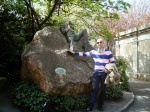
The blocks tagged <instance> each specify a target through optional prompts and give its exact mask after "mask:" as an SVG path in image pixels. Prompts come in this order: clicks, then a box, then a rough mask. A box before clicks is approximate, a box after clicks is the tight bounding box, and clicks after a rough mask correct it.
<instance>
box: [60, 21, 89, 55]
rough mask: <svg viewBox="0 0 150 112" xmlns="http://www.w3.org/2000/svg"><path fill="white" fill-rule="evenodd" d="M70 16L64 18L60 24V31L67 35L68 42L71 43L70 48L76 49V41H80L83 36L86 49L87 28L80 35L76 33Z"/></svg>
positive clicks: (83, 47) (83, 44) (84, 48)
mask: <svg viewBox="0 0 150 112" xmlns="http://www.w3.org/2000/svg"><path fill="white" fill-rule="evenodd" d="M69 21H70V20H69V18H64V19H63V23H62V24H61V26H60V31H61V32H62V33H63V34H64V36H65V37H66V40H67V42H69V43H70V50H74V41H79V40H80V39H81V38H82V37H83V41H82V49H83V50H84V52H85V51H86V44H87V43H88V35H87V30H86V29H84V30H82V32H80V33H79V34H78V35H76V34H75V32H74V30H73V28H71V26H70V25H69Z"/></svg>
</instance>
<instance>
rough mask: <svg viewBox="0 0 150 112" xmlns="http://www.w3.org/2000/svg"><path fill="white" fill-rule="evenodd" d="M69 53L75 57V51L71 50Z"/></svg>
mask: <svg viewBox="0 0 150 112" xmlns="http://www.w3.org/2000/svg"><path fill="white" fill-rule="evenodd" d="M67 53H68V54H69V55H71V56H74V53H75V52H74V51H72V50H69V51H67Z"/></svg>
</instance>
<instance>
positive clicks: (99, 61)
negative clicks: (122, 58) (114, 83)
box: [75, 49, 116, 73]
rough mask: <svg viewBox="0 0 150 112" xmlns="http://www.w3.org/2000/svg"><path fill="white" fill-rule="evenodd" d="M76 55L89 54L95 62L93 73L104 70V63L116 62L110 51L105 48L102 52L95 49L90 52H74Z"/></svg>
mask: <svg viewBox="0 0 150 112" xmlns="http://www.w3.org/2000/svg"><path fill="white" fill-rule="evenodd" d="M75 55H77V56H90V57H92V58H93V60H94V62H95V66H94V73H95V72H104V71H105V65H106V64H107V63H109V62H111V63H116V61H115V59H114V57H113V55H112V52H111V51H109V50H107V49H105V50H104V51H102V52H99V51H98V50H97V49H95V50H91V51H90V52H75Z"/></svg>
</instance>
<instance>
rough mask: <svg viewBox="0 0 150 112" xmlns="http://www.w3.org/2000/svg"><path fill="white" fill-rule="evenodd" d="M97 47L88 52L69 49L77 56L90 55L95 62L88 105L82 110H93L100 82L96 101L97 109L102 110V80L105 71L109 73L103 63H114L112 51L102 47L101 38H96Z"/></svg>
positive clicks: (104, 86) (104, 87) (103, 93)
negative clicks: (99, 91)
mask: <svg viewBox="0 0 150 112" xmlns="http://www.w3.org/2000/svg"><path fill="white" fill-rule="evenodd" d="M97 47H98V49H95V50H91V51H90V52H74V51H71V50H70V53H72V54H74V55H77V56H91V57H92V58H93V59H94V62H95V66H94V74H93V79H92V90H91V93H90V98H89V102H88V106H87V108H86V109H84V112H88V111H92V110H93V107H94V101H95V98H96V93H97V90H98V87H99V84H101V93H100V96H99V101H98V109H99V110H102V106H103V104H104V100H105V94H106V84H104V82H105V78H106V75H107V73H109V71H108V70H107V69H105V65H106V64H107V63H109V62H111V63H116V62H115V59H114V57H113V55H112V52H111V51H109V50H107V49H105V48H104V40H103V39H98V40H97Z"/></svg>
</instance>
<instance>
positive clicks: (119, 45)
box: [115, 23, 150, 80]
mask: <svg viewBox="0 0 150 112" xmlns="http://www.w3.org/2000/svg"><path fill="white" fill-rule="evenodd" d="M115 43H116V46H115V50H116V57H124V58H126V60H127V62H128V68H127V70H126V73H127V75H128V76H129V77H134V78H137V79H144V80H150V23H148V24H146V25H144V26H140V27H136V28H133V29H130V30H127V31H124V32H120V33H119V34H117V35H116V38H115Z"/></svg>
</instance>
